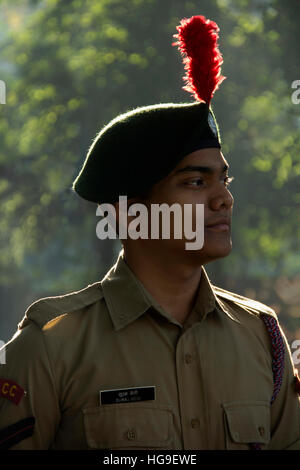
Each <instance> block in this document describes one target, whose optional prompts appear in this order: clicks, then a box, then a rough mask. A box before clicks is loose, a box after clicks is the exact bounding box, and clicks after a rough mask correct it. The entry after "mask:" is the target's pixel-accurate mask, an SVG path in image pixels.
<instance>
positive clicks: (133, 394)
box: [100, 385, 155, 405]
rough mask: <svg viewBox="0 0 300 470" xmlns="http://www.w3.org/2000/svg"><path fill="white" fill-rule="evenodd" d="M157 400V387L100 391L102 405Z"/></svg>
mask: <svg viewBox="0 0 300 470" xmlns="http://www.w3.org/2000/svg"><path fill="white" fill-rule="evenodd" d="M148 400H155V385H152V386H146V387H133V388H116V389H113V390H100V405H112V404H117V403H132V402H137V401H148Z"/></svg>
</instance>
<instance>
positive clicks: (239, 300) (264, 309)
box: [212, 286, 277, 320]
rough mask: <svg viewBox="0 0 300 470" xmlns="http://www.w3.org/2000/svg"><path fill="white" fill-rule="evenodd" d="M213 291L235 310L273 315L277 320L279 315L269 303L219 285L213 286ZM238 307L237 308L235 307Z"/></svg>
mask: <svg viewBox="0 0 300 470" xmlns="http://www.w3.org/2000/svg"><path fill="white" fill-rule="evenodd" d="M212 288H213V291H214V293H215V295H216V297H217V299H218V301H219V302H220V303H221V304H223V305H224V304H225V306H229V307H231V308H232V309H233V310H235V311H240V309H242V310H244V311H245V312H248V313H250V314H252V315H256V316H258V317H259V316H261V315H262V314H267V315H271V316H272V317H274V318H275V319H276V320H277V315H276V313H275V311H274V310H273V309H272V308H271V307H268V306H267V305H265V304H263V303H261V302H258V301H257V300H253V299H250V298H248V297H244V296H242V295H239V294H235V293H234V292H230V291H227V290H225V289H221V288H220V287H217V286H212ZM235 307H236V308H235Z"/></svg>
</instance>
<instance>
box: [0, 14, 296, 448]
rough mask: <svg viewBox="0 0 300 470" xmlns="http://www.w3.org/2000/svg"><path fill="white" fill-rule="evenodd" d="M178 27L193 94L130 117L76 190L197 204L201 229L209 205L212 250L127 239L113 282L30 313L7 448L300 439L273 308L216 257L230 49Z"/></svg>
mask: <svg viewBox="0 0 300 470" xmlns="http://www.w3.org/2000/svg"><path fill="white" fill-rule="evenodd" d="M177 29H178V34H177V35H176V37H177V38H178V43H176V44H177V45H179V49H180V51H181V53H182V54H183V55H184V62H185V66H186V70H187V76H186V81H187V86H186V89H188V90H189V91H191V92H192V93H193V95H194V97H195V98H196V99H195V101H194V102H191V103H182V104H158V105H155V106H148V107H144V108H138V109H135V110H133V111H130V112H128V113H126V114H123V115H121V116H118V117H117V118H116V119H114V120H113V121H112V122H110V123H109V124H108V125H107V126H106V127H105V128H104V129H103V130H102V131H101V132H100V133H99V134H98V136H97V138H96V139H95V141H94V143H93V145H92V146H91V148H90V150H89V152H88V155H87V158H86V160H85V163H84V165H83V168H82V170H81V172H80V173H79V175H78V177H77V178H76V180H75V182H74V186H73V187H74V189H75V191H76V192H77V193H78V194H79V195H80V196H81V197H83V198H85V199H87V200H89V201H92V202H94V203H97V204H102V203H111V204H114V205H115V207H116V208H118V207H119V202H118V201H119V196H120V195H126V196H127V197H128V202H129V204H133V203H137V202H139V203H143V204H144V205H145V206H146V207H147V208H149V210H151V207H153V204H162V203H165V204H168V205H169V206H172V204H173V203H177V204H179V205H180V207H184V204H192V207H193V213H192V220H193V224H194V228H195V215H196V212H195V208H196V205H197V204H203V205H204V245H203V247H202V248H201V249H197V250H187V249H186V245H185V244H186V242H187V241H188V240H187V237H186V236H184V235H183V236H182V238H181V239H180V238H179V239H177V238H176V237H175V236H174V231H172V234H171V235H173V236H171V237H170V238H169V239H165V238H163V237H162V236H160V237H159V238H158V239H151V238H148V239H143V238H138V239H131V238H130V237H128V238H127V239H124V240H123V250H122V251H121V252H120V255H119V257H118V260H117V262H116V264H115V265H114V266H113V267H112V268H111V269H110V271H109V272H108V273H107V275H106V276H105V277H104V279H103V280H102V281H101V282H96V283H94V284H92V285H89V286H88V287H86V288H84V289H82V290H80V291H78V292H73V293H70V294H67V295H63V296H58V297H49V298H44V299H40V300H38V301H37V302H35V303H33V304H32V305H31V306H30V307H29V308H28V310H27V311H26V313H25V316H24V318H23V320H22V321H21V323H20V324H19V325H18V331H17V332H16V334H15V335H14V336H13V338H12V339H11V341H9V342H8V343H7V344H6V349H5V351H6V364H4V365H1V366H0V447H1V448H3V449H9V448H11V449H128V450H132V449H161V450H163V449H169V450H180V449H186V450H187V449H189V450H191V449H193V450H196V449H200V450H201V449H208V450H209V449H211V450H217V449H236V450H250V449H253V450H259V449H262V450H272V449H300V406H299V396H298V393H297V389H298V390H299V382H298V381H297V378H296V376H295V373H294V367H293V363H292V360H291V353H290V350H289V346H288V344H287V341H286V338H285V336H284V334H283V332H282V331H281V329H280V327H279V325H278V320H277V317H276V314H275V312H274V311H273V310H272V309H270V308H269V307H267V306H265V305H263V304H261V303H259V302H256V301H253V300H250V299H247V298H245V297H242V296H239V295H236V294H233V293H231V292H227V291H225V290H222V289H220V288H217V287H215V286H213V285H212V284H211V283H210V281H209V279H208V276H207V274H206V272H205V269H204V267H203V265H205V264H206V263H208V262H210V261H212V260H214V259H218V258H221V257H224V256H227V255H228V254H229V253H230V250H231V238H230V226H231V215H232V205H233V197H232V195H231V193H230V192H229V189H228V184H229V182H230V179H229V176H228V163H227V162H226V160H225V158H224V156H223V154H222V151H221V140H220V133H219V129H218V125H217V123H216V120H215V117H214V114H213V111H212V109H211V107H210V101H211V98H212V96H213V93H214V91H215V90H216V88H217V87H218V85H219V84H220V83H221V81H222V80H223V79H224V77H222V76H221V75H220V65H221V63H222V58H221V54H220V52H219V50H218V48H217V38H218V36H217V32H218V27H217V25H216V23H214V22H213V21H209V20H206V19H205V18H204V17H202V16H196V17H192V18H190V19H184V20H182V21H181V23H180V25H179V26H178V27H177ZM117 214H118V211H117ZM131 217H132V216H130V217H129V219H130V220H132V219H131ZM117 221H118V224H120V218H118V216H117ZM196 222H197V221H196ZM150 223H151V220H150ZM118 226H119V228H120V225H118ZM160 235H161V232H160Z"/></svg>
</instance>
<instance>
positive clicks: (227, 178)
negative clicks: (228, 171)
mask: <svg viewBox="0 0 300 470" xmlns="http://www.w3.org/2000/svg"><path fill="white" fill-rule="evenodd" d="M233 180H234V176H225V178H224V184H225V186H226V187H228V186H229V185H230V183H231V182H232V181H233Z"/></svg>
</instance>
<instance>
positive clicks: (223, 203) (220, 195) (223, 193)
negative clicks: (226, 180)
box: [210, 184, 234, 211]
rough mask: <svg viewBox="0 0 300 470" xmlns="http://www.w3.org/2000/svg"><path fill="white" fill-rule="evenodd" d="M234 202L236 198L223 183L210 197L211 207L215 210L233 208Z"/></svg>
mask: <svg viewBox="0 0 300 470" xmlns="http://www.w3.org/2000/svg"><path fill="white" fill-rule="evenodd" d="M233 203H234V198H233V196H232V194H231V192H230V191H229V189H227V187H226V186H224V185H223V184H222V185H221V187H219V188H218V190H216V191H214V193H213V194H212V196H211V198H210V208H211V210H213V211H219V210H220V209H227V210H229V209H231V208H232V206H233Z"/></svg>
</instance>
